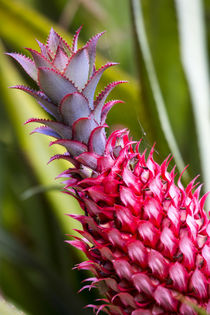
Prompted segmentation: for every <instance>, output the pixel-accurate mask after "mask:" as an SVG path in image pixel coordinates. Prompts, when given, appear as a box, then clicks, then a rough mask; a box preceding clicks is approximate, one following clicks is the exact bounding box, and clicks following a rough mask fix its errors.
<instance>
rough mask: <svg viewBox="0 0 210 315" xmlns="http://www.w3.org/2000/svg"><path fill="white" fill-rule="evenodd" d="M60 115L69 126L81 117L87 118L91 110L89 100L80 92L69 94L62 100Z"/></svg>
mask: <svg viewBox="0 0 210 315" xmlns="http://www.w3.org/2000/svg"><path fill="white" fill-rule="evenodd" d="M59 110H60V113H61V115H62V117H63V120H64V122H66V123H67V124H68V125H69V126H72V125H73V123H74V122H75V121H76V120H78V119H79V118H81V117H87V116H89V115H90V108H89V105H88V101H87V99H86V98H85V97H84V95H82V94H81V93H79V92H74V93H72V94H67V95H66V96H64V98H63V99H62V100H61V103H60V107H59Z"/></svg>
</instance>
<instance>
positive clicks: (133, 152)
mask: <svg viewBox="0 0 210 315" xmlns="http://www.w3.org/2000/svg"><path fill="white" fill-rule="evenodd" d="M79 32H80V29H79V30H78V31H77V32H76V34H75V36H74V38H73V43H72V46H71V47H70V46H69V45H68V44H67V43H66V42H65V41H64V40H63V39H62V38H61V37H60V36H59V35H58V34H57V33H56V32H55V31H54V30H53V29H52V30H51V31H50V34H49V37H48V40H47V43H46V45H44V44H42V43H40V42H38V44H39V46H40V49H41V52H40V53H39V52H37V51H35V50H32V49H28V50H29V51H30V53H31V55H32V58H33V59H30V58H28V57H25V56H23V55H21V54H16V53H10V54H9V55H10V56H12V57H13V58H14V59H16V60H17V61H18V62H19V63H20V64H21V66H22V67H23V68H24V70H25V71H26V72H27V73H28V74H29V75H30V76H31V77H32V79H34V80H35V81H36V83H37V85H38V88H39V90H38V91H35V90H33V89H31V88H28V87H25V86H15V88H17V89H20V90H23V91H24V92H27V93H29V94H30V95H32V96H33V97H35V99H36V100H37V101H38V103H39V104H40V105H41V106H42V107H43V108H44V109H45V110H46V111H47V112H48V113H49V114H50V115H51V116H52V120H44V119H38V118H33V119H30V120H29V121H28V122H35V123H40V124H41V125H42V126H40V127H38V128H36V129H35V130H34V132H38V133H43V134H46V135H49V136H52V137H54V138H55V141H53V142H52V143H51V144H60V145H62V146H64V147H65V148H66V153H65V154H60V155H56V156H53V157H52V158H51V161H53V160H55V159H60V158H62V159H65V160H67V161H69V162H70V163H71V164H73V167H70V168H69V169H67V170H65V171H64V172H63V173H62V174H60V175H59V176H60V177H66V178H67V180H66V181H65V189H66V191H67V193H69V194H71V195H73V196H74V197H75V198H77V199H78V201H79V203H80V205H81V207H82V209H83V210H84V215H71V216H72V217H73V218H75V219H76V220H78V221H79V222H80V223H81V224H82V227H83V229H82V230H79V231H78V233H79V234H80V235H81V237H80V238H79V237H75V239H74V240H73V241H68V243H70V244H72V245H73V246H75V247H76V248H78V249H80V250H82V251H83V252H85V254H86V256H87V259H88V260H87V261H84V262H82V263H80V264H79V265H78V266H77V268H78V269H86V270H89V271H91V272H92V273H93V277H92V278H89V279H87V281H89V282H90V284H88V285H85V286H84V288H89V289H90V288H92V287H98V288H99V290H100V291H101V293H102V294H103V295H104V298H102V299H101V305H93V304H90V305H89V307H93V309H94V310H96V311H97V313H99V312H100V311H101V310H102V311H104V312H106V313H107V314H111V315H118V314H120V315H159V314H166V315H167V314H181V315H191V314H192V315H194V314H197V313H196V311H195V310H194V309H193V307H192V306H191V304H190V303H194V304H196V305H197V306H199V307H203V308H204V309H205V310H206V311H208V312H210V222H209V219H208V218H207V215H206V213H205V211H204V202H205V199H206V197H207V194H206V195H204V196H203V197H202V198H201V199H200V198H199V194H200V189H201V186H198V185H197V184H195V180H196V179H193V180H192V181H191V182H190V183H189V184H188V186H187V187H186V188H184V187H183V186H182V184H181V176H180V178H179V179H178V182H177V184H175V169H174V168H173V170H172V171H169V170H168V166H169V163H170V158H169V157H168V158H166V159H165V160H164V161H163V163H162V164H161V165H159V164H158V163H156V162H155V161H154V159H153V151H154V148H153V149H152V150H151V152H150V153H149V156H148V157H147V158H146V153H145V152H143V153H141V152H140V149H139V146H140V142H133V141H131V140H129V133H128V131H127V130H117V131H114V132H113V133H112V134H111V135H110V136H109V138H108V139H107V137H106V133H105V128H106V127H107V125H106V124H105V120H106V116H107V114H108V112H109V110H110V109H111V108H112V106H113V105H115V104H116V103H118V102H121V101H119V100H112V101H109V102H106V98H107V96H108V94H109V93H110V91H111V90H112V89H113V88H114V87H115V86H116V85H118V84H119V83H122V82H125V81H117V82H113V83H110V84H109V85H108V86H107V87H106V88H105V89H104V90H103V91H102V92H100V93H99V94H98V96H97V97H95V91H96V87H97V84H98V82H99V80H100V78H101V76H102V74H103V72H104V71H105V70H106V69H108V68H110V67H111V66H113V65H115V64H114V63H107V64H106V65H105V66H103V67H101V68H100V69H99V70H96V69H95V56H96V44H97V41H98V39H99V38H100V36H101V35H102V34H103V33H100V34H97V35H96V36H94V37H92V38H91V39H90V40H89V41H88V42H87V43H86V44H85V45H84V46H83V47H82V48H80V49H77V42H78V36H79ZM105 102H106V103H105ZM197 186H198V187H197Z"/></svg>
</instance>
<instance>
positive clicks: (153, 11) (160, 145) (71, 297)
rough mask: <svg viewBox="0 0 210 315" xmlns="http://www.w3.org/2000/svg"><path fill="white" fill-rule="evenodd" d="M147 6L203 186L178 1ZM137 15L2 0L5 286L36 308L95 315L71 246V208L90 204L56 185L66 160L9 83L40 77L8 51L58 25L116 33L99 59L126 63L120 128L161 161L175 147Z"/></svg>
mask: <svg viewBox="0 0 210 315" xmlns="http://www.w3.org/2000/svg"><path fill="white" fill-rule="evenodd" d="M195 1H197V0H193V1H192V2H195ZM140 2H141V5H142V9H143V17H144V24H145V27H146V34H147V39H148V43H149V46H150V49H151V53H152V58H153V62H154V66H155V70H156V73H157V78H158V82H159V85H160V88H161V91H162V95H163V99H164V101H165V105H166V110H167V113H168V117H169V121H170V123H171V127H172V129H173V132H174V134H175V138H176V140H177V143H178V147H179V150H180V152H181V155H182V157H183V160H184V163H185V164H190V168H189V170H188V179H192V178H193V177H194V176H195V175H196V174H201V178H200V181H201V182H202V172H204V170H205V166H203V165H202V163H201V162H200V161H201V159H200V155H199V145H198V144H199V139H197V132H196V128H195V125H196V124H195V119H194V118H193V109H192V94H191V91H190V88H189V85H188V81H187V78H186V74H185V72H184V68H183V66H182V60H181V54H180V38H179V27H180V25H178V19H177V11H176V8H175V1H173V0H170V1H168V0H156V1H153V0H141V1H140ZM198 2H200V3H201V4H202V5H203V13H204V14H203V21H202V23H203V25H204V26H205V30H206V37H205V39H206V47H207V50H208V52H209V50H210V45H209V42H210V2H209V1H208V0H205V1H198ZM133 13H134V12H132V1H129V0H114V1H113V0H98V1H97V0H45V1H43V0H19V1H18V0H0V21H1V22H0V38H1V46H0V49H1V54H0V92H1V94H0V290H1V295H2V297H4V298H6V299H8V300H10V301H12V302H13V303H14V304H16V305H17V306H18V307H20V309H22V310H24V311H25V312H26V313H28V314H35V315H36V314H37V315H42V314H43V315H48V314H50V315H56V314H59V315H61V314H78V315H79V314H81V315H82V314H91V313H92V312H90V311H89V310H84V309H82V308H83V307H84V305H86V304H88V303H90V302H91V301H93V300H94V299H95V298H97V295H96V293H95V292H93V293H89V292H88V293H87V292H82V293H80V294H79V295H78V294H77V293H76V292H77V291H78V290H79V289H80V287H81V284H80V282H81V281H82V279H84V278H85V274H84V273H83V272H80V273H78V272H77V271H75V270H74V271H72V267H73V266H74V265H75V264H76V263H78V262H79V261H80V260H81V259H82V258H83V257H81V255H80V254H78V252H77V251H75V250H73V249H72V248H70V247H69V246H68V245H67V244H65V243H64V240H65V239H66V238H67V236H66V235H65V233H69V234H71V233H72V228H75V227H76V224H75V222H73V221H71V220H70V219H69V218H68V217H67V216H65V215H64V214H65V213H75V212H77V213H78V212H79V211H80V209H79V207H78V205H77V204H76V202H75V201H74V200H73V199H70V198H69V197H66V196H64V195H63V194H61V193H60V192H59V190H60V188H61V186H60V185H59V183H57V184H55V182H54V177H55V176H56V175H57V174H58V173H59V172H61V171H62V170H63V169H64V167H65V166H66V164H65V163H59V162H54V164H53V165H49V166H47V165H46V163H47V161H48V160H49V157H50V155H52V153H53V149H51V148H48V140H46V139H44V137H39V136H36V135H35V136H31V137H29V131H30V128H29V127H24V126H23V122H24V121H25V120H26V119H27V118H30V117H33V116H35V117H41V116H42V117H43V113H42V112H41V110H39V109H38V106H36V104H35V103H34V101H33V100H32V99H31V98H29V97H27V96H26V95H22V94H21V93H20V92H18V91H14V90H9V89H8V86H11V85H14V84H20V82H27V83H28V84H30V85H33V83H32V82H31V80H30V79H29V78H28V77H26V76H25V75H24V73H23V71H22V70H21V69H20V67H18V66H17V65H16V64H14V63H13V62H12V61H10V60H9V58H8V57H7V56H5V55H4V54H3V52H4V51H9V52H11V51H18V52H23V51H24V50H23V47H32V48H37V45H36V42H35V39H38V40H40V41H45V40H46V37H47V34H48V32H49V30H50V28H51V26H53V27H55V29H56V30H58V31H60V32H61V33H62V35H63V36H64V38H65V39H66V40H68V41H69V40H71V38H72V35H71V34H73V33H74V32H75V31H76V29H77V28H78V27H79V26H80V25H84V27H83V30H82V33H81V37H80V39H81V42H85V41H87V40H88V39H89V38H90V37H91V36H92V35H94V34H95V33H97V32H101V31H103V30H107V32H106V34H105V35H104V36H103V37H102V39H100V41H99V44H98V59H97V60H98V63H97V64H98V65H101V64H102V63H104V62H105V60H107V59H108V60H109V61H116V62H120V65H119V66H118V67H117V69H114V70H111V71H110V72H109V73H108V74H107V75H106V76H105V77H104V78H103V79H102V80H101V83H100V87H103V86H104V85H105V84H106V83H107V82H108V81H109V80H117V79H118V80H129V84H127V85H126V86H125V85H123V86H121V87H117V88H116V90H115V91H114V92H113V93H112V95H111V97H112V98H120V99H122V100H124V101H125V104H118V105H116V107H115V108H114V109H113V110H112V111H111V113H110V115H109V118H108V123H109V124H110V126H111V128H110V130H113V129H114V128H117V127H119V126H125V127H128V128H129V129H130V130H131V136H132V137H133V138H134V139H139V138H140V137H143V145H142V148H144V147H146V148H148V149H150V147H151V146H152V145H153V143H154V142H156V151H157V153H156V159H157V160H159V161H161V160H163V158H165V157H166V155H168V154H169V152H170V150H169V146H168V144H167V141H166V137H165V135H164V132H163V129H162V128H161V124H160V121H159V116H158V113H157V108H156V103H155V101H154V95H153V93H152V90H151V86H150V82H149V80H148V73H147V71H146V66H145V63H144V59H143V56H142V50H141V47H140V46H139V43H138V38H137V29H136V26H135V19H134V14H133ZM192 31H193V30H192ZM24 53H25V52H24ZM198 106H199V104H198ZM207 136H208V135H207ZM54 150H57V149H54ZM172 153H173V154H174V155H176V152H172ZM5 314H6V311H5ZM11 314H12V313H11Z"/></svg>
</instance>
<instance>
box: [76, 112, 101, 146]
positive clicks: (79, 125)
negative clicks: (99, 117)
mask: <svg viewBox="0 0 210 315" xmlns="http://www.w3.org/2000/svg"><path fill="white" fill-rule="evenodd" d="M95 127H97V124H96V122H95V121H94V120H93V119H91V118H90V117H85V118H79V119H78V120H76V121H75V122H74V124H73V126H72V134H73V139H75V140H77V141H80V142H82V143H85V144H87V143H88V140H89V137H90V134H91V132H92V130H93V129H94V128H95Z"/></svg>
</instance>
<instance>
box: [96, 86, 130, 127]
mask: <svg viewBox="0 0 210 315" xmlns="http://www.w3.org/2000/svg"><path fill="white" fill-rule="evenodd" d="M121 83H127V81H116V82H112V83H110V84H108V85H107V86H106V88H105V89H104V90H103V91H102V92H101V93H100V94H99V95H98V96H97V98H96V100H95V102H94V107H95V109H94V112H93V115H94V118H95V120H96V121H97V122H98V123H99V124H100V123H101V115H102V108H103V106H104V102H105V101H106V98H107V96H108V95H109V93H110V92H111V91H112V90H113V88H115V86H117V85H118V84H121Z"/></svg>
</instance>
